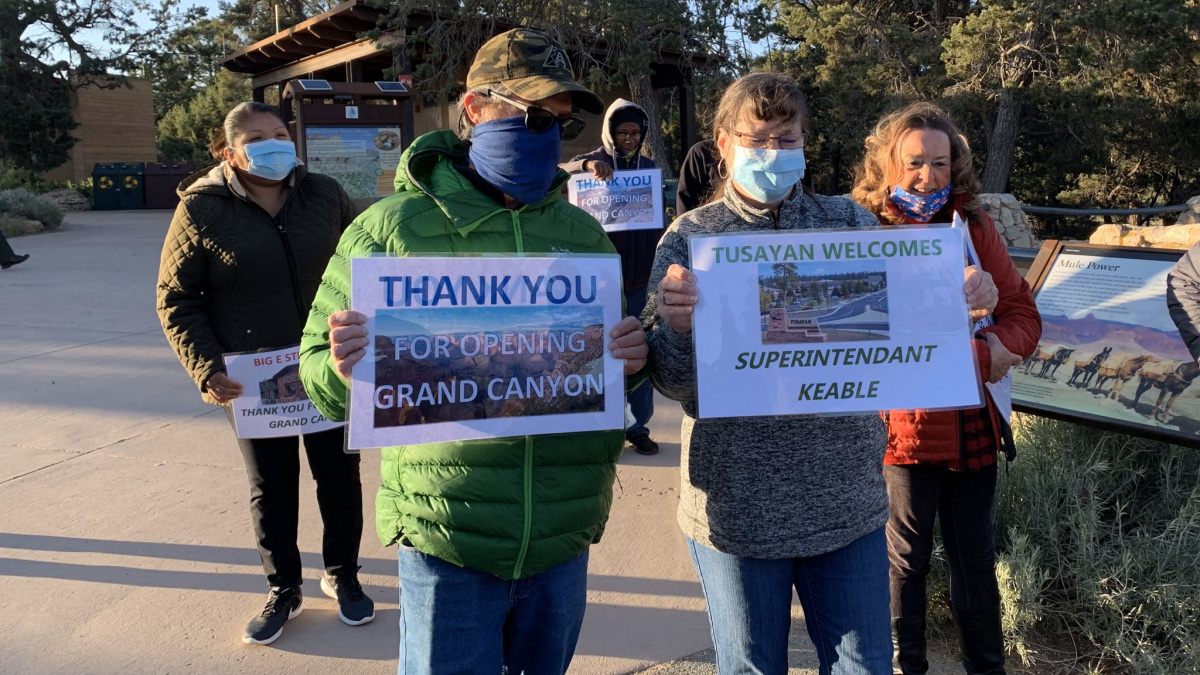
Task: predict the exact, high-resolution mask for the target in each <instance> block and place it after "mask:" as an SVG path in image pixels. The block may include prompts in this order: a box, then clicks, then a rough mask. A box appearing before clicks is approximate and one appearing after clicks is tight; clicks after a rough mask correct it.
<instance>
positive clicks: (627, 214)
mask: <svg viewBox="0 0 1200 675" xmlns="http://www.w3.org/2000/svg"><path fill="white" fill-rule="evenodd" d="M567 199H568V200H569V201H570V202H571V203H572V204H574V205H575V206H578V207H579V208H581V209H583V210H584V211H587V212H588V213H590V214H591V215H592V217H593V218H595V219H596V220H597V221H599V222H600V225H601V226H603V227H604V230H605V231H606V232H620V231H622V230H661V229H662V228H663V192H662V170H661V169H641V170H639V171H617V172H614V173H613V175H612V178H610V179H609V180H598V179H597V178H595V177H594V176H592V174H590V173H578V174H575V175H573V176H571V180H570V182H568V183H567Z"/></svg>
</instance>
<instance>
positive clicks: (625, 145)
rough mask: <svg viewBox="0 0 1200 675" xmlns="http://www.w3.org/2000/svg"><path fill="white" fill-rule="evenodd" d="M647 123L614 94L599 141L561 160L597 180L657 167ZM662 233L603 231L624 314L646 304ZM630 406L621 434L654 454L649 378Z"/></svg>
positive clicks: (633, 395) (566, 167)
mask: <svg viewBox="0 0 1200 675" xmlns="http://www.w3.org/2000/svg"><path fill="white" fill-rule="evenodd" d="M648 124H649V117H647V115H646V111H644V110H642V109H641V107H640V106H638V105H637V104H635V103H633V102H632V101H627V100H625V99H623V98H619V99H617V100H616V101H613V103H612V105H610V106H609V107H608V111H607V112H606V113H604V125H603V128H602V129H601V130H600V142H601V146H600V147H599V148H597V149H595V150H593V151H591V152H589V153H586V154H583V155H578V156H576V157H575V158H573V159H572V160H571V161H569V162H567V163H566V164H562V165H560V166H561V168H562V169H563V170H564V171H566V172H567V173H586V172H588V171H591V172H592V175H593V176H595V177H596V178H597V179H599V180H608V179H609V178H612V175H613V172H614V171H636V170H638V169H655V168H658V165H656V164H655V163H654V160H652V159H650V158H649V157H644V156H642V141H643V140H644V139H645V138H646V128H647V126H648ZM662 233H663V231H662V230H628V231H624V232H609V233H608V238H609V239H611V240H612V243H613V246H615V247H616V249H617V253H619V254H621V276H622V278H623V279H624V282H625V312H626V314H627V315H629V316H640V315H641V313H642V308H643V307H645V306H646V284H647V282H648V281H649V280H650V266H651V265H653V264H654V252H655V250H656V249H657V248H658V239H659V237H661V236H662ZM629 407H630V408H631V409H632V410H633V416H634V418H635V420H636V421H635V422H634V424H633V426H631V427H629V428H628V429H626V430H625V438H626V440H628V441H629V443H630V444H631V445H633V448H634V450H636V451H637V452H638V453H639V454H642V455H653V454H657V453H658V443H655V442H654V440H653V439H651V438H650V430H649V429H648V428H647V427H646V424H648V423H649V422H650V418H651V417H652V416H653V415H654V389H653V388H652V387H651V386H650V383H649V382H646V383H644V384H642V386H640V387H638V388H637V389H636V390H634V392H633V393H631V394H629Z"/></svg>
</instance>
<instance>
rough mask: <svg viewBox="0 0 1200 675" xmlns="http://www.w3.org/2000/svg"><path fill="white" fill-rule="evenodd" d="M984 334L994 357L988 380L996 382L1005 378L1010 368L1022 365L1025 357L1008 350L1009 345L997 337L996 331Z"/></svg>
mask: <svg viewBox="0 0 1200 675" xmlns="http://www.w3.org/2000/svg"><path fill="white" fill-rule="evenodd" d="M984 336H985V337H986V338H987V345H988V352H989V353H990V355H991V359H992V367H991V372H989V373H988V382H990V383H991V384H996V383H997V382H999V381H1000V380H1003V379H1004V376H1005V375H1007V374H1008V371H1009V369H1010V368H1014V367H1016V366H1019V365H1021V362H1022V361H1024V360H1025V359H1023V358H1021V357H1020V356H1017V355H1016V354H1014V353H1012V352H1010V351H1008V347H1005V346H1004V343H1003V342H1001V341H1000V338H998V337H996V334H995V333H984Z"/></svg>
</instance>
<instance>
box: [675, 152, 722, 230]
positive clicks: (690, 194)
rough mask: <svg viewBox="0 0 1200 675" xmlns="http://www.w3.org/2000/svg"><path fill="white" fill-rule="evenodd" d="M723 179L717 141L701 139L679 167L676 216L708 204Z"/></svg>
mask: <svg viewBox="0 0 1200 675" xmlns="http://www.w3.org/2000/svg"><path fill="white" fill-rule="evenodd" d="M721 180H722V177H721V155H720V153H719V152H718V151H717V143H716V141H712V140H707V141H700V142H699V143H697V144H695V145H693V146H692V147H691V148H690V149H689V150H688V152H687V155H686V156H685V157H684V158H683V164H682V165H680V167H679V187H678V188H677V189H676V191H675V217H676V218H678V217H679V216H682V215H683V214H685V213H687V212H688V211H691V210H692V209H694V208H698V207H700V206H704V205H705V204H707V203H708V200H709V199H712V194H713V188H715V187H716V186H717V185H720V183H721Z"/></svg>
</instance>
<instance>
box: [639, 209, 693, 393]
mask: <svg viewBox="0 0 1200 675" xmlns="http://www.w3.org/2000/svg"><path fill="white" fill-rule="evenodd" d="M679 224H680V221H678V220H676V221H675V224H674V225H672V226H671V227H670V229H668V230H667V232H666V234H664V235H663V238H662V240H660V241H659V243H658V253H657V254H656V255H655V256H654V267H653V269H652V270H651V272H650V283H649V285H648V286H647V290H648V291H649V296H648V297H647V299H646V308H645V310H643V311H642V324H643V325H648V326H650V328H649V329H648V330H647V338H646V341H647V342H648V343H649V345H650V381H651V382H652V383H653V384H654V388H655V389H658V390H659V391H660V392H662V393H663V395H664V396H666V397H667V398H670V399H673V400H676V401H694V400H695V398H696V357H695V349H694V346H693V343H692V335H691V325H692V319H691V311H690V310H687V309H682V308H683V307H691V306H694V305H695V301H694V300H691V301H689V299H688V297H686V296H688V295H689V294H690V295H691V296H693V297H694V295H695V290H696V289H695V283H694V282H695V276H694V275H692V273H691V272H690V271H689V270H688V269H687V265H688V244H687V237H685V236H684V235H683V234H682V233H681V232H680V230H679V227H678V225H679ZM688 279H690V280H691V281H688ZM672 288H674V289H677V290H674V291H672V290H669V289H672ZM664 293H669V294H671V295H669V296H668V297H667V303H668V304H669V307H668V306H666V305H664V303H663V300H664V296H663V294H664ZM664 314H666V316H664Z"/></svg>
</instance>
